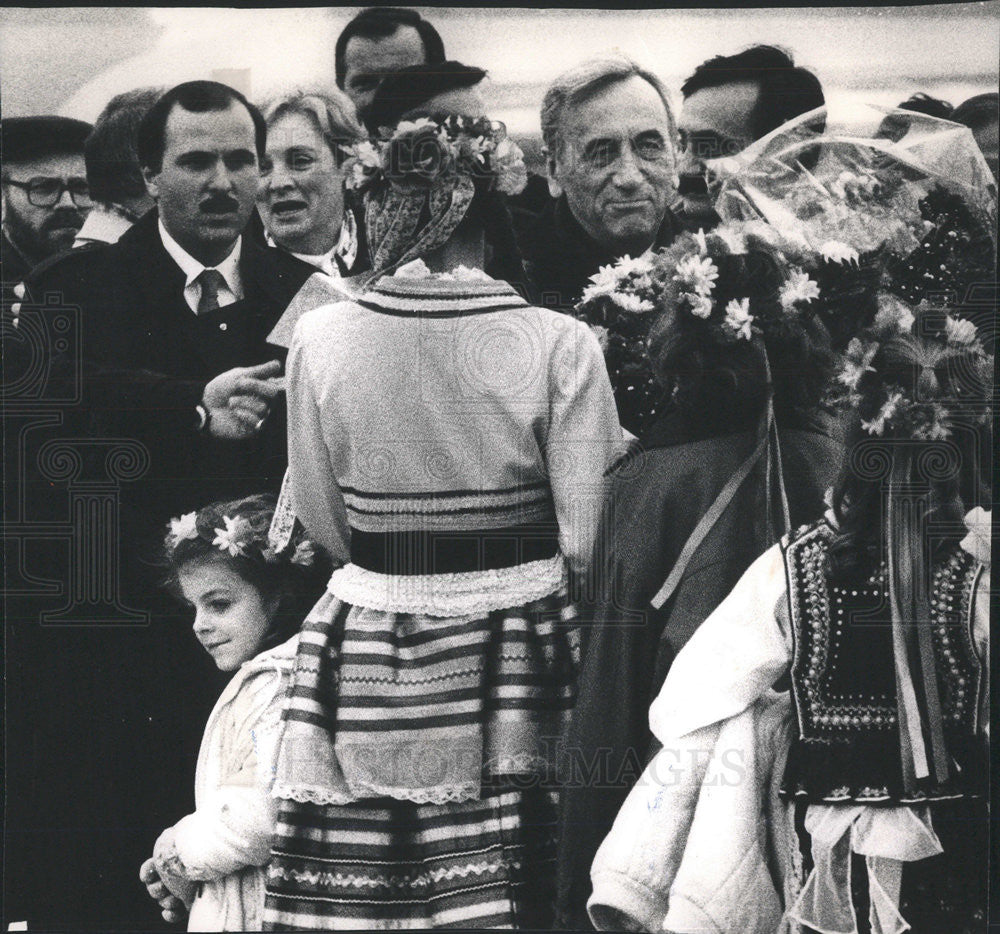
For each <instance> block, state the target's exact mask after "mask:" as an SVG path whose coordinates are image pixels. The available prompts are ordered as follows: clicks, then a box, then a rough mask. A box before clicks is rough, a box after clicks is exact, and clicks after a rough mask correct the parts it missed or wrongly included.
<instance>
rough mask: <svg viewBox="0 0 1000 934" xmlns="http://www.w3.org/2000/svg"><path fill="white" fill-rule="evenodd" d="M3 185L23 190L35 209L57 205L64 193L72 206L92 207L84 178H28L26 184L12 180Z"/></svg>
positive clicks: (9, 179)
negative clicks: (68, 197) (71, 201)
mask: <svg viewBox="0 0 1000 934" xmlns="http://www.w3.org/2000/svg"><path fill="white" fill-rule="evenodd" d="M3 183H4V184H5V185H14V186H16V187H17V188H23V189H24V190H25V191H26V192H27V193H28V202H29V204H33V205H34V206H35V207H36V208H51V207H54V206H55V205H57V204H58V203H59V199H60V198H61V197H62V196H63V192H64V191H68V192H69V196H70V198H72V199H73V204H75V205H76V206H77V207H78V208H89V207H93V205H94V202H93V201H91V200H90V186H89V185H88V184H87V180H86V179H85V178H70V179H65V180H64V179H61V178H29V179H28V181H26V182H16V181H14V179H12V178H5V179H4V180H3Z"/></svg>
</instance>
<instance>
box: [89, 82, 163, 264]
mask: <svg viewBox="0 0 1000 934" xmlns="http://www.w3.org/2000/svg"><path fill="white" fill-rule="evenodd" d="M162 93H163V89H162V88H136V89H135V90H134V91H126V92H125V93H124V94H117V95H115V97H112V98H111V100H110V101H108V104H107V106H106V107H105V108H104V110H102V111H101V113H100V116H99V117H98V118H97V120H96V122H95V123H94V129H93V131H92V132H91V134H90V135H89V136H88V137H87V142H86V144H85V145H84V150H83V156H84V160H85V161H86V164H87V183H88V184H89V185H90V197H91V199H92V200H93V202H94V207H93V210H91V212H90V214H89V215H88V217H87V219H86V221H84V224H83V227H81V228H80V232H79V233H78V234H77V235H76V241H75V242H74V243H73V246H84V245H85V244H88V243H115V242H116V241H117V240H118V238H119V237H120V236H121V235H122V234H123V233H125V231H126V230H128V229H129V227H131V226H132V225H133V224H134V223H135V222H136V221H137V220H138V219H139V218H140V217H142V216H143V214H145V213H146V212H147V211H149V210H150V209H151V208H153V207H155V206H156V202H155V201H154V200H153V199H152V198H151V197H150V195H149V193H148V192H147V191H146V183H145V181H143V178H142V170H141V169H140V168H139V156H138V154H137V152H136V146H137V140H138V135H139V124H140V123H141V122H142V118H143V117H144V116H145V115H146V111H148V110H149V108H150V107H152V106H153V104H155V103H156V101H157V100H158V99H159V97H160V95H161V94H162Z"/></svg>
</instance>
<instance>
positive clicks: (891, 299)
mask: <svg viewBox="0 0 1000 934" xmlns="http://www.w3.org/2000/svg"><path fill="white" fill-rule="evenodd" d="M914 320H915V319H914V317H913V311H912V310H911V309H910V306H909V305H907V304H906V303H905V302H901V301H900V300H899V299H898V298H896V296H895V295H890V294H889V293H888V292H882V293H880V294H879V297H878V312H876V314H875V321H874V322H873V323H874V326H875V327H876V328H877V329H878V330H880V331H896V332H898V333H900V334H909V333H910V329H911V328H912V327H913V322H914Z"/></svg>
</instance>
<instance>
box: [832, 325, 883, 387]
mask: <svg viewBox="0 0 1000 934" xmlns="http://www.w3.org/2000/svg"><path fill="white" fill-rule="evenodd" d="M876 353H878V344H876V343H870V342H865V341H862V340H860V339H859V338H857V337H852V338H851V341H850V343H849V344H848V345H847V353H846V355H845V356H846V358H847V359H846V360H845V362H844V366H843V369H841V371H840V372H839V373H838V374H837V380H838V381H839V382H841V383H843V384H844V385H845V386H847V388H848V389H857V388H858V384H859V383H860V382H861V378H862V377H863V376H864V375H865V373H872V372H874V371H875V367H873V366H872V365H871V362H872V360H874V359H875V354H876Z"/></svg>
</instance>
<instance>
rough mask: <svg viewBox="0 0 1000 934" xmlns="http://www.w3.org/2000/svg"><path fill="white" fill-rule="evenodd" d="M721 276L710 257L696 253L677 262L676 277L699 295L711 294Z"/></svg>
mask: <svg viewBox="0 0 1000 934" xmlns="http://www.w3.org/2000/svg"><path fill="white" fill-rule="evenodd" d="M718 278H719V269H718V267H717V266H716V265H715V263H713V262H712V260H711V259H710V258H709V257H707V256H706V257H704V258H702V257H700V256H696V255H695V254H694V253H691V254H689V255H688V256H685V257H684V259H682V260H681V261H680V262H679V263H678V264H677V273H676V275H675V276H674V279H675V280H676V281H677V282H683V283H684V285H686V286H687V288H688V290H689V291H692V292H696V293H697V294H698V295H706V296H707V295H711V294H712V289H713V288H715V280H716V279H718Z"/></svg>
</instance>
